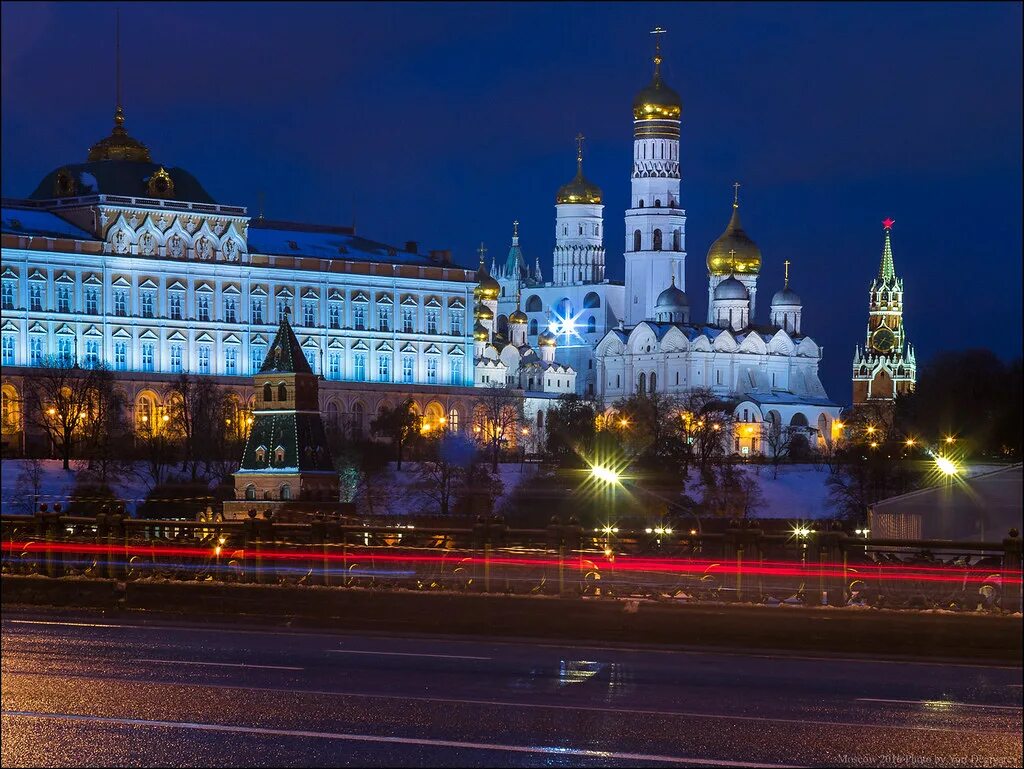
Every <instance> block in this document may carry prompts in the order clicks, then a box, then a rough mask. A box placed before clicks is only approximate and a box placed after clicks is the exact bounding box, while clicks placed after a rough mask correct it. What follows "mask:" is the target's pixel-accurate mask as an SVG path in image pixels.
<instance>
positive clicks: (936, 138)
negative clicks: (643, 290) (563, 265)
mask: <svg viewBox="0 0 1024 769" xmlns="http://www.w3.org/2000/svg"><path fill="white" fill-rule="evenodd" d="M2 8H3V10H2V21H3V51H2V56H3V58H2V66H3V72H2V77H3V82H2V85H3V88H2V107H3V113H2V115H3V116H2V126H3V194H4V196H8V197H20V196H26V195H28V194H29V193H31V192H32V190H33V189H34V188H35V186H36V184H37V183H38V181H39V180H40V179H41V178H42V177H43V176H44V175H45V174H46V173H47V172H49V171H50V170H52V169H53V168H55V167H57V166H59V165H62V164H64V163H68V162H80V161H84V160H85V155H86V151H87V149H88V147H89V145H90V144H91V143H92V142H94V141H95V140H97V139H99V138H100V137H102V136H104V135H106V133H108V131H109V128H110V125H111V114H112V108H113V104H112V102H113V98H114V86H113V66H114V65H113V45H112V43H113V20H114V10H113V9H114V6H113V5H112V4H101V3H68V4H58V3H53V4H48V3H10V2H7V3H4V4H3V6H2ZM1021 21H1022V20H1021V4H1020V3H999V4H983V3H981V4H979V3H972V4H954V3H908V4H902V3H898V4H886V3H864V4H838V3H836V4H811V3H795V4H771V3H758V4H741V3H736V4H733V3H720V4H689V3H688V4H669V3H651V4H645V3H629V4H617V3H604V4H576V3H550V4H549V3H528V4H477V5H473V4H461V3H460V4H411V3H407V4H392V5H389V4H372V5H362V4H351V5H331V4H327V3H315V4H308V5H307V4H302V3H289V4H275V3H254V4H241V3H238V4H235V3H230V4H201V3H182V4H177V3H159V4H149V3H125V4H123V7H122V21H121V29H122V59H123V69H124V76H123V89H124V102H125V109H126V113H127V118H128V122H127V127H128V129H129V131H130V132H131V133H132V135H134V136H136V137H137V138H139V139H141V140H143V141H144V142H146V143H147V144H148V145H149V146H150V148H151V149H152V151H153V156H154V159H155V160H157V161H158V162H161V163H165V164H167V165H179V166H182V167H184V168H187V169H189V170H190V171H192V173H194V174H195V175H196V176H197V177H198V178H199V179H200V181H201V182H202V183H203V184H204V185H205V186H206V188H207V189H208V191H209V192H210V193H211V194H212V195H213V197H214V198H216V199H217V200H219V201H222V202H227V203H236V204H239V203H240V204H244V205H248V206H250V210H251V211H252V212H253V214H255V212H256V209H257V201H258V193H259V191H260V190H263V191H264V192H265V196H266V214H267V216H268V217H272V218H281V219H294V220H299V221H309V222H322V223H341V224H347V223H349V222H350V221H351V219H352V215H353V204H354V207H355V217H356V221H357V227H358V230H359V231H360V232H361V233H362V234H364V235H366V236H368V237H371V238H376V239H380V240H384V241H388V242H394V243H399V244H400V243H402V242H404V241H405V240H418V241H419V242H420V243H421V246H422V247H423V248H451V249H452V250H453V251H454V253H455V256H456V259H457V260H458V261H460V262H461V263H463V264H471V263H472V262H473V261H474V254H473V251H474V248H475V246H476V244H477V243H479V242H480V241H481V240H483V241H485V242H486V243H487V244H488V246H489V248H490V251H491V253H492V254H494V253H498V254H502V253H504V252H505V251H506V250H507V246H508V239H509V236H510V234H511V222H512V220H513V219H515V218H518V219H519V220H520V221H521V222H522V225H521V228H520V231H521V234H522V242H523V246H524V250H525V251H526V254H527V257H528V260H529V261H531V262H532V260H533V258H534V256H535V255H537V254H540V256H541V260H542V263H543V264H544V265H545V266H546V268H547V269H550V262H551V247H552V241H553V233H554V213H555V212H554V194H555V191H556V189H557V188H558V186H559V185H561V184H563V183H564V182H566V181H568V180H569V179H570V178H571V177H572V175H573V172H574V142H573V137H574V136H575V134H576V133H577V132H578V131H582V132H583V133H584V134H585V135H586V136H587V137H588V140H587V158H586V171H587V175H588V177H589V178H590V179H591V180H593V181H594V182H596V183H598V184H599V185H600V186H601V187H602V188H603V189H604V193H605V203H606V207H605V222H606V233H607V237H606V247H607V249H608V261H609V273H610V277H612V278H613V279H621V278H622V274H623V267H622V243H623V226H624V225H623V218H622V212H623V210H624V209H625V207H626V205H627V203H628V199H629V171H630V164H631V151H632V147H631V141H632V134H631V131H632V122H631V112H630V106H631V103H632V99H633V95H634V93H635V92H636V91H637V90H638V89H639V88H641V87H642V86H643V85H645V84H646V83H647V82H648V80H649V79H650V71H651V64H650V54H651V40H650V35H649V34H648V31H649V30H650V29H651V28H652V27H654V26H655V25H661V26H663V27H665V28H667V29H668V34H667V35H665V37H664V53H665V63H664V65H663V72H664V74H665V78H666V81H667V82H668V83H669V84H670V85H671V86H672V87H673V88H674V89H675V90H677V91H678V92H679V94H680V95H681V97H682V100H683V125H682V144H681V161H682V162H681V165H682V169H683V187H682V201H683V205H684V206H685V208H686V209H687V215H688V220H687V239H686V243H687V251H688V254H689V259H688V261H687V285H686V288H687V291H688V293H689V294H690V298H691V303H692V304H694V305H695V314H696V315H698V316H700V315H702V314H703V312H704V311H705V307H706V296H707V283H706V277H705V276H706V271H705V268H704V256H705V253H706V251H707V248H708V246H709V245H710V243H711V241H713V240H714V238H716V237H717V236H718V234H719V233H720V232H721V231H722V229H723V228H724V226H725V224H726V221H727V220H728V216H729V202H730V199H731V193H732V189H731V184H732V182H733V180H734V179H738V180H739V181H740V182H742V184H743V188H742V192H741V195H742V204H743V208H742V212H743V220H744V225H745V227H746V229H747V231H748V233H749V234H750V235H751V236H752V237H753V238H754V239H755V240H756V241H757V242H758V244H759V245H760V246H761V249H762V252H763V255H764V259H765V264H764V268H763V271H762V278H761V283H760V288H761V296H762V297H764V298H765V299H767V298H768V297H770V296H771V294H772V293H773V292H774V291H775V290H776V288H778V287H779V286H780V285H781V282H782V261H783V260H784V259H786V258H789V259H791V260H792V261H793V268H792V285H793V287H794V288H795V289H796V290H797V291H798V292H799V293H800V294H801V296H803V298H804V303H805V310H804V328H805V330H806V331H807V332H808V333H810V334H811V335H812V336H813V337H815V339H817V341H818V342H819V343H821V344H823V345H824V348H825V358H824V361H823V366H822V376H823V379H824V381H825V385H826V387H827V388H828V391H829V394H830V395H831V396H832V397H833V398H834V399H835V400H838V401H840V402H843V403H845V402H848V401H849V398H850V386H849V370H850V360H851V356H852V353H853V347H854V345H855V344H858V343H861V342H862V341H863V334H864V326H865V322H866V313H867V287H868V284H869V283H870V282H871V278H872V276H873V274H874V273H875V271H876V270H877V267H878V261H879V257H880V252H881V242H882V237H881V225H880V222H881V220H882V219H883V218H884V217H885V216H887V215H888V216H892V217H893V218H894V219H895V220H896V225H895V228H894V231H893V243H894V251H895V259H896V268H897V271H898V272H899V273H900V274H901V275H902V276H903V277H904V279H905V282H906V303H907V308H906V323H907V328H908V333H909V338H910V340H911V341H912V342H913V343H914V344H915V345H916V347H917V350H918V360H919V361H922V362H923V361H927V360H928V359H929V358H930V357H931V356H933V355H934V354H935V353H936V352H937V351H939V350H942V349H950V348H963V347H970V346H986V347H991V348H993V349H995V350H996V351H997V352H998V353H999V354H1000V355H1001V356H1003V357H1004V358H1009V357H1014V356H1017V355H1020V351H1021V254H1022V243H1021V204H1022V201H1021V181H1022V180H1021V90H1022V83H1021V70H1022V61H1021V32H1020V30H1021ZM765 304H766V303H765ZM758 316H759V320H764V319H765V318H766V317H767V307H766V306H763V307H761V308H760V310H759V312H758Z"/></svg>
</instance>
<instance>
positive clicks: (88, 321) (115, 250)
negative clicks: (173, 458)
mask: <svg viewBox="0 0 1024 769" xmlns="http://www.w3.org/2000/svg"><path fill="white" fill-rule="evenodd" d="M0 254H2V260H0V281H2V283H0V306H2V322H0V353H2V364H3V402H4V437H5V440H4V442H5V444H7V448H16V449H17V448H21V449H23V448H24V446H23V445H21V446H20V447H19V446H18V444H22V442H23V440H24V434H23V429H22V428H23V424H22V420H21V419H20V413H19V408H20V407H19V405H18V404H19V403H20V400H21V394H22V384H23V383H22V379H23V376H24V375H25V374H26V373H28V372H29V371H30V370H31V368H32V367H35V366H39V365H42V364H43V363H44V361H46V360H47V359H49V358H50V357H51V356H57V357H60V358H63V359H65V360H73V361H76V362H77V363H79V365H82V366H88V365H92V364H96V363H103V364H106V365H107V366H108V367H109V368H110V369H112V370H113V371H114V372H115V373H116V375H117V379H118V381H119V386H120V387H121V388H122V389H123V390H124V395H125V396H126V397H127V400H128V402H131V403H133V404H134V409H135V417H136V419H141V418H143V417H145V418H146V419H151V418H159V410H160V408H161V392H162V391H163V389H164V388H165V387H166V385H167V384H168V383H170V382H171V381H173V379H174V378H175V377H176V376H178V375H179V374H180V373H182V372H187V373H191V374H198V375H210V376H214V377H216V378H217V381H218V383H219V384H221V385H222V386H224V387H226V388H227V389H228V390H230V391H231V392H232V393H233V395H235V396H236V397H237V399H238V402H239V407H240V408H245V407H246V406H247V405H248V404H250V403H251V401H252V393H251V379H250V377H251V375H252V374H253V373H255V372H256V371H257V370H258V369H259V366H260V364H261V363H262V361H263V359H264V357H265V356H266V352H267V345H268V344H269V342H270V341H272V339H273V335H274V332H275V329H276V328H277V325H278V322H279V319H280V317H281V314H282V313H283V312H284V311H285V308H288V310H289V311H290V313H291V323H292V325H293V327H294V329H295V332H296V334H297V335H298V338H299V340H300V343H301V345H302V349H303V351H304V352H305V354H306V357H307V359H308V361H309V364H310V366H311V367H312V368H313V371H314V372H315V373H317V374H318V375H321V376H322V377H323V380H324V381H323V382H322V384H321V387H320V393H321V402H322V403H321V405H322V408H323V411H324V414H325V419H326V421H327V424H328V426H329V427H330V426H336V427H346V428H348V429H350V430H351V431H353V432H355V433H361V432H363V431H364V430H366V429H367V428H368V426H369V421H370V419H371V418H372V417H373V416H374V415H375V414H376V412H377V410H378V409H379V408H380V407H381V406H383V405H389V404H392V405H393V404H394V403H396V402H398V401H400V400H402V399H404V398H405V397H412V398H413V399H414V402H415V403H416V404H417V407H418V408H419V409H420V410H421V413H423V414H424V415H425V417H426V418H427V420H428V422H433V423H434V424H435V425H436V424H444V423H447V424H452V426H453V427H454V428H455V429H459V426H460V425H461V427H462V429H468V416H469V409H471V407H472V399H473V397H474V392H473V390H472V389H471V388H472V387H473V380H474V374H473V337H472V320H471V319H472V304H471V303H472V300H473V290H474V288H475V283H476V281H475V274H474V272H473V271H470V270H465V269H462V268H461V267H459V266H458V265H456V264H453V263H452V262H451V258H450V254H449V253H448V252H436V251H435V252H431V253H430V254H427V255H424V254H421V253H419V252H418V250H417V248H416V244H415V243H408V244H406V246H405V247H404V248H396V247H391V246H387V245H385V244H381V243H377V242H374V241H372V240H369V239H366V238H363V237H361V236H360V235H357V234H356V233H355V232H354V230H353V228H350V227H329V226H321V225H309V224H298V223H292V222H279V221H269V220H265V219H263V218H259V217H258V218H250V217H249V216H248V214H247V211H246V209H245V208H244V207H241V206H233V205H224V204H220V203H218V202H216V201H214V200H213V199H212V198H211V197H210V196H209V194H208V193H207V192H206V191H205V190H204V189H203V187H202V186H201V185H200V184H199V182H198V181H197V180H196V179H195V178H194V177H193V176H192V175H191V174H189V173H188V172H187V171H185V170H183V169H180V168H173V167H164V166H162V165H160V164H159V163H154V162H152V159H151V157H150V152H149V149H148V148H147V147H146V146H145V145H143V144H142V143H141V142H139V141H137V140H136V139H133V138H132V137H131V136H129V135H128V133H127V131H126V130H125V128H124V116H123V112H122V110H121V108H120V107H118V109H117V112H116V114H115V124H114V129H113V131H112V133H111V134H110V136H108V137H106V138H104V139H102V140H101V141H99V142H97V143H96V144H95V145H93V147H92V148H91V149H90V151H89V155H88V158H87V160H86V162H84V163H71V164H68V165H64V166H61V167H59V168H57V169H56V170H54V171H53V172H52V173H50V174H49V175H48V176H46V177H45V178H44V179H43V181H42V182H41V183H40V184H39V186H38V188H37V189H36V190H35V191H34V192H33V193H32V194H31V195H30V196H29V197H28V198H27V199H19V200H10V199H4V201H3V212H2V250H0Z"/></svg>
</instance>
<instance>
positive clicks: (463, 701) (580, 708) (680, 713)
mask: <svg viewBox="0 0 1024 769" xmlns="http://www.w3.org/2000/svg"><path fill="white" fill-rule="evenodd" d="M5 675H6V676H8V677H10V676H13V675H23V676H34V677H37V678H60V679H61V680H63V681H65V682H66V681H67V680H68V679H69V678H81V679H87V680H90V681H102V682H104V683H111V684H112V683H116V682H125V681H127V682H130V683H135V684H145V685H151V686H181V687H187V686H193V687H201V688H203V689H226V690H232V691H245V692H271V693H274V694H294V695H315V696H318V697H352V698H354V699H360V698H363V699H377V700H401V701H403V702H424V703H428V704H437V703H441V704H448V705H478V706H479V705H484V706H490V707H496V708H513V709H515V708H524V709H525V708H531V709H535V710H570V711H573V712H584V713H612V714H616V715H620V716H621V715H628V716H661V717H667V718H707V719H714V720H719V721H753V722H757V723H766V724H796V725H797V726H842V727H848V728H851V729H893V730H896V731H901V732H954V733H969V734H1005V733H1006V730H1005V729H978V728H975V727H971V728H969V729H954V728H952V727H946V726H907V725H903V724H871V723H865V722H863V721H858V722H851V721H824V720H813V719H807V718H771V717H769V716H742V715H731V714H729V713H701V712H697V711H687V710H653V709H643V708H626V707H616V708H609V707H600V706H598V705H561V704H555V703H545V702H511V701H509V700H477V699H468V698H458V697H423V696H418V695H415V694H380V693H377V692H339V691H331V690H329V689H286V688H284V687H280V686H251V685H246V684H232V683H212V682H204V683H202V684H196V683H192V682H189V681H149V680H138V679H131V678H108V677H102V676H94V675H84V674H72V675H70V676H69V675H67V674H63V673H59V674H58V673H36V672H34V671H32V672H25V671H17V672H15V671H10V670H8V671H5ZM1013 733H1014V734H1016V732H1013Z"/></svg>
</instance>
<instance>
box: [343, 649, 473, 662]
mask: <svg viewBox="0 0 1024 769" xmlns="http://www.w3.org/2000/svg"><path fill="white" fill-rule="evenodd" d="M327 651H329V652H330V653H331V654H380V655H383V656H388V657H436V658H438V659H445V660H489V659H491V657H474V656H472V655H469V654H424V653H420V652H371V651H358V650H356V649H328V650H327Z"/></svg>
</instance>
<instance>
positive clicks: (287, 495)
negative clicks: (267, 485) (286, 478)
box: [281, 483, 292, 499]
mask: <svg viewBox="0 0 1024 769" xmlns="http://www.w3.org/2000/svg"><path fill="white" fill-rule="evenodd" d="M291 498H292V487H291V485H289V484H287V483H285V484H282V486H281V499H291Z"/></svg>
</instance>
